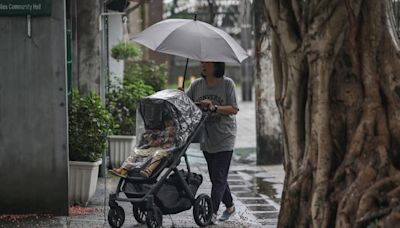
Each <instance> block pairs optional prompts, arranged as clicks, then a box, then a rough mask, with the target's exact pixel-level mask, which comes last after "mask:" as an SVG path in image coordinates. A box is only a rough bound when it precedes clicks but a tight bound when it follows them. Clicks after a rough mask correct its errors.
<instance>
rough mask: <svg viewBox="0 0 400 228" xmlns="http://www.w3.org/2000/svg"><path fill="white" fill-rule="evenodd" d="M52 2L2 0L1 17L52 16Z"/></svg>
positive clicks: (0, 6)
mask: <svg viewBox="0 0 400 228" xmlns="http://www.w3.org/2000/svg"><path fill="white" fill-rule="evenodd" d="M51 1H52V0H1V1H0V16H26V15H32V16H50V15H51Z"/></svg>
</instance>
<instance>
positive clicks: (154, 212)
mask: <svg viewBox="0 0 400 228" xmlns="http://www.w3.org/2000/svg"><path fill="white" fill-rule="evenodd" d="M146 224H147V227H151V228H156V227H157V228H158V227H161V226H162V212H161V210H160V208H158V207H156V206H154V207H153V209H151V210H149V211H148V212H147V216H146Z"/></svg>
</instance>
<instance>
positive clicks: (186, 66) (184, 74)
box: [182, 58, 189, 88]
mask: <svg viewBox="0 0 400 228" xmlns="http://www.w3.org/2000/svg"><path fill="white" fill-rule="evenodd" d="M188 63H189V58H186V65H185V72H184V73H183V82H182V88H185V80H186V71H187V68H188Z"/></svg>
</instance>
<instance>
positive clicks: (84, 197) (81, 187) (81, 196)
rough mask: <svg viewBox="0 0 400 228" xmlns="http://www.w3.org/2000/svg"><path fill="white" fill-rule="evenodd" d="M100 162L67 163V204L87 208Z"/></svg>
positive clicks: (93, 190) (94, 189)
mask: <svg viewBox="0 0 400 228" xmlns="http://www.w3.org/2000/svg"><path fill="white" fill-rule="evenodd" d="M100 164H101V160H99V161H97V162H79V161H69V184H68V198H69V203H70V204H71V205H72V204H79V205H83V206H87V204H88V203H89V200H90V199H91V198H92V196H93V195H94V192H95V191H96V186H97V178H98V175H99V166H100Z"/></svg>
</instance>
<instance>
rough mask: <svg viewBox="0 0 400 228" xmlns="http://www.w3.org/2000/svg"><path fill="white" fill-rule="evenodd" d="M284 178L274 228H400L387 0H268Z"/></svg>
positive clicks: (396, 75)
mask: <svg viewBox="0 0 400 228" xmlns="http://www.w3.org/2000/svg"><path fill="white" fill-rule="evenodd" d="M264 2H265V6H266V9H265V12H266V16H267V18H268V22H269V24H270V26H271V28H272V30H273V38H272V40H273V42H274V44H276V45H277V48H276V49H275V50H276V51H275V52H274V51H273V52H272V54H273V56H272V59H273V67H274V74H275V84H276V85H275V87H276V101H277V104H278V109H279V111H280V115H281V119H282V125H283V126H282V128H283V129H282V132H283V143H284V156H285V160H284V168H285V172H286V176H285V182H284V189H283V194H282V205H281V211H280V215H279V224H278V226H279V227H341V228H342V227H366V226H368V225H369V224H371V223H374V224H375V223H376V224H379V225H382V226H384V225H388V226H390V227H393V225H394V226H395V225H400V216H399V215H400V214H399V212H397V211H398V210H397V209H400V206H399V205H400V187H399V183H400V174H399V173H400V172H399V170H398V169H399V168H400V160H399V157H400V156H399V154H400V151H399V149H400V121H399V118H400V48H399V40H398V37H397V36H396V35H395V34H396V33H395V31H394V29H393V25H392V20H391V19H392V12H391V6H392V5H391V2H390V0H382V1H372V0H321V1H295V0H265V1H264Z"/></svg>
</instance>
